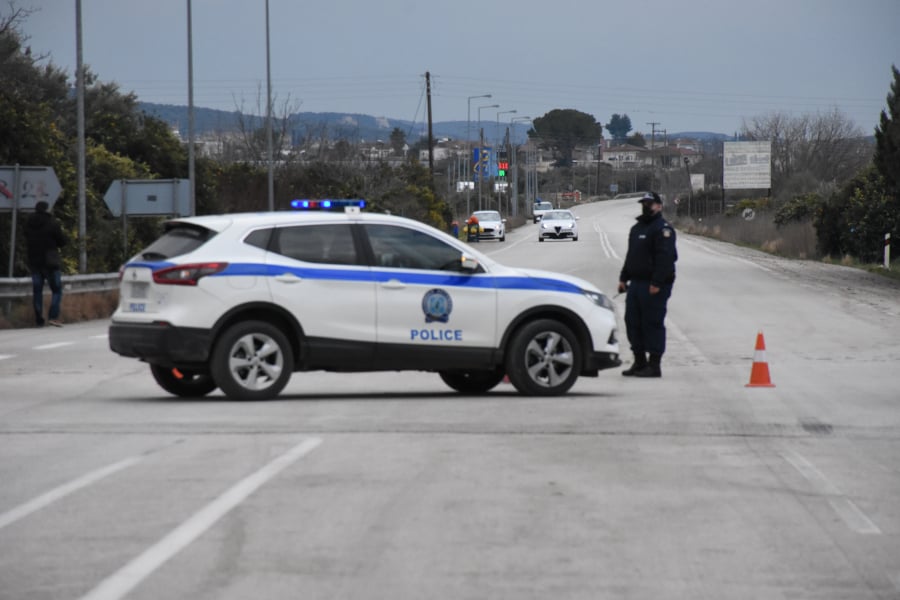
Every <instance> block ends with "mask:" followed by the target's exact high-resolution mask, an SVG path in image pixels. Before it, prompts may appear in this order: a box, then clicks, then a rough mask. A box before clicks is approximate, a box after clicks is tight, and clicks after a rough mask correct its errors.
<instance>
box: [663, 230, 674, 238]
mask: <svg viewBox="0 0 900 600" xmlns="http://www.w3.org/2000/svg"><path fill="white" fill-rule="evenodd" d="M662 234H663V237H672V230H671V229H667V228H664V229H663V230H662Z"/></svg>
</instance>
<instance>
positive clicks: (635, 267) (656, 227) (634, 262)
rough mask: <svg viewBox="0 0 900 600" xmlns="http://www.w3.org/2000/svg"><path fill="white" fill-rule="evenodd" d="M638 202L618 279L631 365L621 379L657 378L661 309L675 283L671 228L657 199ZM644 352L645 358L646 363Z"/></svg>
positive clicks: (662, 331) (662, 342) (661, 348)
mask: <svg viewBox="0 0 900 600" xmlns="http://www.w3.org/2000/svg"><path fill="white" fill-rule="evenodd" d="M638 202H640V204H641V215H640V216H639V217H638V218H637V223H635V224H634V226H633V227H632V228H631V232H630V233H629V234H628V253H627V254H626V256H625V265H624V266H623V267H622V272H621V273H620V274H619V293H622V292H624V291H626V290H627V291H628V295H627V296H626V297H625V330H626V332H627V333H628V341H629V343H630V344H631V351H632V352H634V363H633V364H632V365H631V367H629V368H628V369H626V370H624V371H622V375H625V376H626V377H662V369H661V367H660V362H661V361H662V355H663V354H664V353H665V351H666V326H665V319H666V304H667V302H668V300H669V296H670V295H671V294H672V284H673V283H674V282H675V261H677V260H678V251H677V250H676V249H675V229H674V228H673V227H672V226H671V225H670V224H669V222H668V221H666V220H665V219H664V218H663V216H662V199H661V198H660V197H659V194H657V193H656V192H647V193H646V194H644V197H643V198H641V199H640V200H639V201H638ZM648 353H649V358H648Z"/></svg>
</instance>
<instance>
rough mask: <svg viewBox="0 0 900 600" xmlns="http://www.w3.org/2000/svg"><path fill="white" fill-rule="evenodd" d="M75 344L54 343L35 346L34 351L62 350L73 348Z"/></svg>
mask: <svg viewBox="0 0 900 600" xmlns="http://www.w3.org/2000/svg"><path fill="white" fill-rule="evenodd" d="M74 343H75V342H54V343H53V344H44V345H43V346H35V347H34V348H32V350H50V349H52V348H62V347H63V346H71V345H72V344H74Z"/></svg>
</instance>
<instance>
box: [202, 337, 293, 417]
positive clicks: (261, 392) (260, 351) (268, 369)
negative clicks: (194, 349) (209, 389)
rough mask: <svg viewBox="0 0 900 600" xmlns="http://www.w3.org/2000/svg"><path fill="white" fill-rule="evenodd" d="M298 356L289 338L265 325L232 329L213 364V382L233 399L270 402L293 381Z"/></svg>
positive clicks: (215, 353)
mask: <svg viewBox="0 0 900 600" xmlns="http://www.w3.org/2000/svg"><path fill="white" fill-rule="evenodd" d="M293 364H294V355H293V351H292V349H291V345H290V343H289V342H288V339H287V336H285V334H284V333H282V332H281V330H280V329H278V328H277V327H275V326H274V325H272V324H271V323H267V322H265V321H245V322H242V323H237V324H235V325H232V326H231V327H229V328H228V329H227V330H226V331H225V332H224V333H223V334H222V336H221V337H220V338H219V340H218V341H217V342H216V345H215V348H214V349H213V353H212V359H211V361H210V371H211V372H212V375H213V379H215V381H216V383H217V384H219V387H220V388H222V391H223V392H225V395H226V396H228V397H229V398H234V399H236V400H268V399H270V398H274V397H276V396H277V395H278V394H279V392H281V390H283V389H284V386H285V385H287V382H288V379H290V377H291V370H292V367H293Z"/></svg>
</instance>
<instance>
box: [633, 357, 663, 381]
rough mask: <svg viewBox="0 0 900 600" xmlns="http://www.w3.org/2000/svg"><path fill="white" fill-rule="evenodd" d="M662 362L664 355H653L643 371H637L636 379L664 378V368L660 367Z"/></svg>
mask: <svg viewBox="0 0 900 600" xmlns="http://www.w3.org/2000/svg"><path fill="white" fill-rule="evenodd" d="M661 361H662V354H651V355H650V361H649V362H648V363H647V366H645V367H644V368H643V369H641V370H639V371H636V372H635V373H634V376H635V377H662V368H661V367H660V362H661Z"/></svg>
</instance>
